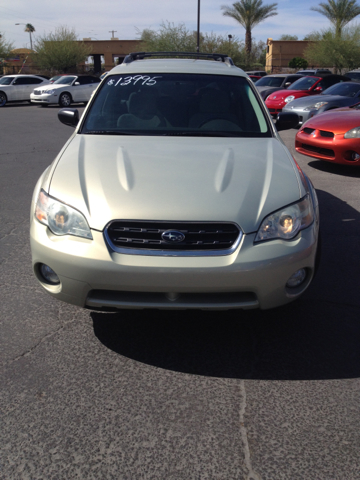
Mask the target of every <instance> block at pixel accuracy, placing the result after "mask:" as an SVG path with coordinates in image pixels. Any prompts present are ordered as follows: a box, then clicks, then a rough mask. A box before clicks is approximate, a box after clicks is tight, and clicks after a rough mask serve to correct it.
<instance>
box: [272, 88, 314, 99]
mask: <svg viewBox="0 0 360 480" xmlns="http://www.w3.org/2000/svg"><path fill="white" fill-rule="evenodd" d="M290 95H293V96H294V97H296V98H299V97H305V96H308V95H309V93H308V91H307V90H278V91H277V92H274V93H273V94H271V95H270V97H269V100H273V99H274V96H276V98H275V100H279V101H283V100H285V98H286V97H290Z"/></svg>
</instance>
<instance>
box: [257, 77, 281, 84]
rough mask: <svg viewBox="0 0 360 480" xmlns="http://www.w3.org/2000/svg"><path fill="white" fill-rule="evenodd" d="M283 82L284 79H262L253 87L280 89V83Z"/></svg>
mask: <svg viewBox="0 0 360 480" xmlns="http://www.w3.org/2000/svg"><path fill="white" fill-rule="evenodd" d="M283 81H284V77H270V76H268V77H262V78H260V79H259V80H258V81H257V82H255V85H256V86H257V87H281V84H282V82H283Z"/></svg>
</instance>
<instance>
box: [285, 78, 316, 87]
mask: <svg viewBox="0 0 360 480" xmlns="http://www.w3.org/2000/svg"><path fill="white" fill-rule="evenodd" d="M319 80H320V77H303V78H299V80H296V82H294V83H293V84H292V85H291V87H290V88H289V90H309V89H310V88H311V87H312V86H313V85H314V83H316V82H317V81H319Z"/></svg>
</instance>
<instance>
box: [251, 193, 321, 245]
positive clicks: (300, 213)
mask: <svg viewBox="0 0 360 480" xmlns="http://www.w3.org/2000/svg"><path fill="white" fill-rule="evenodd" d="M313 221H314V212H313V208H312V204H311V200H310V196H309V194H307V195H306V196H305V197H304V198H303V199H302V200H300V202H297V203H293V204H291V205H288V206H287V207H284V208H282V209H281V210H278V211H277V212H274V213H272V214H271V215H268V216H267V217H266V218H265V219H264V220H263V222H262V224H261V225H260V228H259V230H258V232H257V234H256V237H255V242H261V241H263V240H273V239H275V238H281V239H283V240H291V239H292V238H294V237H295V236H296V235H297V234H298V233H299V231H300V230H303V229H304V228H307V227H309V226H310V225H311V224H312V222H313Z"/></svg>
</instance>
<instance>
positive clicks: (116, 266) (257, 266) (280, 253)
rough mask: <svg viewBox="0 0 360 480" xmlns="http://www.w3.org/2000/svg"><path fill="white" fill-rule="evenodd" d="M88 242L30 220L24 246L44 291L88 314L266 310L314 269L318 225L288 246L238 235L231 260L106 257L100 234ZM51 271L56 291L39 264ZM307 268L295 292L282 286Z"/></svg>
mask: <svg viewBox="0 0 360 480" xmlns="http://www.w3.org/2000/svg"><path fill="white" fill-rule="evenodd" d="M92 234H93V240H87V239H82V238H78V237H72V236H64V237H59V236H55V235H53V234H52V233H51V231H50V230H49V229H48V228H47V227H46V226H44V225H42V224H40V223H39V222H38V221H37V220H35V219H32V221H31V228H30V240H31V250H32V263H33V269H34V273H35V275H36V277H37V279H38V280H39V282H40V284H41V285H42V286H43V288H44V289H45V290H46V291H47V292H48V293H50V294H51V295H53V296H54V297H56V298H58V299H59V300H63V301H65V302H67V303H71V304H74V305H78V306H81V307H87V308H91V309H100V310H105V309H107V308H166V309H182V308H200V309H231V308H244V309H245V308H262V309H266V308H272V307H276V306H279V305H283V304H286V303H288V302H290V301H291V300H293V299H295V298H297V297H298V296H299V295H301V294H302V293H303V292H304V290H305V289H306V288H307V287H308V285H309V284H310V282H311V280H312V277H313V274H314V265H315V256H316V247H317V236H318V223H317V222H314V223H313V224H312V225H311V226H310V227H309V228H307V229H306V230H303V231H302V232H300V234H299V235H298V236H297V237H296V239H295V240H293V241H282V240H274V241H271V242H264V243H260V244H256V245H254V237H255V234H250V235H244V236H243V239H242V242H241V244H240V245H239V247H238V249H237V250H236V251H235V252H234V253H233V254H231V255H224V256H218V257H159V256H157V257H151V256H137V255H127V254H120V253H115V252H113V251H111V250H110V249H109V248H108V247H107V245H106V243H105V240H104V236H103V233H102V232H98V231H94V230H93V231H92ZM41 263H44V264H46V265H48V266H50V267H51V268H52V269H53V270H54V271H55V272H56V274H57V275H58V276H59V278H60V282H61V283H60V285H56V286H54V285H49V284H47V283H46V281H45V280H44V279H43V278H42V276H41V274H40V271H39V264H41ZM300 268H305V269H306V271H307V276H306V279H305V280H304V282H303V283H302V284H301V285H300V286H299V287H297V288H294V289H289V288H287V287H286V282H287V280H288V279H289V277H290V276H291V275H293V273H294V272H295V271H297V270H298V269H300Z"/></svg>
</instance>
